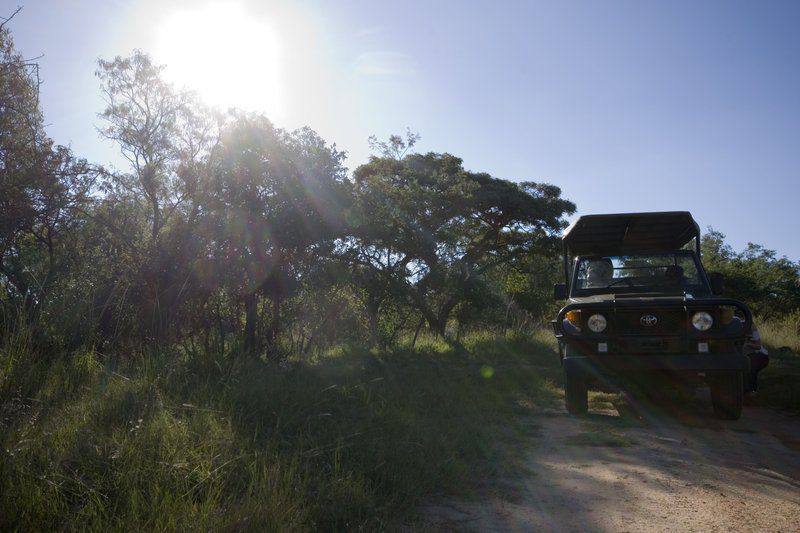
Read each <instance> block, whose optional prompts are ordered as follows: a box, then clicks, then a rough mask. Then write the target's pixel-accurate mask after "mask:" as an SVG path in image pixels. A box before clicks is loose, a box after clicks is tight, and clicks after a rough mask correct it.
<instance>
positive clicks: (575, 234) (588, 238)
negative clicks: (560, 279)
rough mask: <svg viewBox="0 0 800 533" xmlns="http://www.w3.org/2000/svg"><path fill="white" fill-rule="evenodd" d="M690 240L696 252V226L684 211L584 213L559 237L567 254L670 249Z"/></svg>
mask: <svg viewBox="0 0 800 533" xmlns="http://www.w3.org/2000/svg"><path fill="white" fill-rule="evenodd" d="M692 239H695V246H696V248H697V249H698V251H699V248H700V227H699V226H698V225H697V222H695V220H694V219H693V218H692V215H691V213H689V212H688V211H664V212H658V213H619V214H609V215H584V216H582V217H579V218H578V220H576V221H575V222H573V223H572V224H571V225H570V226H569V227H568V228H567V229H566V230H564V236H563V237H562V240H563V243H564V252H565V253H566V254H567V255H568V256H571V257H574V256H576V255H632V254H640V253H657V252H671V251H675V250H680V249H681V248H683V247H684V246H685V245H686V244H687V243H688V242H690V241H691V240H692Z"/></svg>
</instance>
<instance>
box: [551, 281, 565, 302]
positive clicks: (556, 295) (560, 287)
mask: <svg viewBox="0 0 800 533" xmlns="http://www.w3.org/2000/svg"><path fill="white" fill-rule="evenodd" d="M553 299H555V300H566V299H567V284H566V283H556V284H555V285H553Z"/></svg>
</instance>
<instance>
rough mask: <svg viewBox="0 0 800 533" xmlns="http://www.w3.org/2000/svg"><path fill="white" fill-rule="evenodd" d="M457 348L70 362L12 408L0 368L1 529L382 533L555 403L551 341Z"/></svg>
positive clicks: (472, 474) (469, 477)
mask: <svg viewBox="0 0 800 533" xmlns="http://www.w3.org/2000/svg"><path fill="white" fill-rule="evenodd" d="M463 344H464V346H465V348H466V349H465V350H455V349H452V348H449V347H447V346H446V345H444V344H443V343H440V342H436V341H429V342H428V341H426V342H423V343H421V345H419V346H418V347H417V348H415V349H411V348H400V349H395V350H389V351H380V352H377V351H375V352H370V351H366V350H359V349H348V348H341V349H338V350H335V351H332V352H330V353H327V354H324V355H323V356H320V357H318V358H316V359H314V360H311V361H303V360H296V361H291V362H289V363H288V364H286V365H282V366H277V365H265V364H263V363H260V362H255V361H251V362H246V363H243V364H235V365H233V366H230V365H229V364H228V365H227V366H226V365H224V364H220V365H209V364H207V362H198V361H192V360H184V359H182V358H181V357H179V356H175V354H162V355H158V356H152V355H151V356H149V357H146V358H141V359H135V360H130V361H128V363H127V366H124V368H121V367H118V368H115V369H114V372H112V371H111V369H110V368H109V367H108V366H107V364H106V363H107V361H106V360H105V359H103V358H100V357H98V356H97V355H95V354H92V353H79V354H72V355H62V356H60V357H56V358H51V364H49V366H44V365H38V366H37V365H36V364H34V363H31V364H30V365H28V371H26V372H25V373H24V375H25V394H24V395H20V394H18V392H19V389H18V388H16V389H15V387H14V386H13V383H11V382H10V381H9V379H10V377H11V376H13V375H22V374H14V368H13V367H14V366H15V365H16V364H17V363H14V362H12V363H10V364H9V363H8V361H7V360H2V361H0V362H5V363H6V364H7V366H8V368H9V369H10V371H9V372H7V373H5V374H4V376H6V378H9V379H7V380H6V382H5V383H4V387H3V389H2V390H3V391H4V392H3V394H4V396H3V405H2V409H3V413H4V417H3V420H2V427H1V428H0V450H2V451H0V529H2V530H14V529H18V528H25V529H37V530H38V529H59V530H63V529H67V530H75V529H81V530H83V529H103V530H105V529H126V530H130V529H134V530H143V529H147V530H151V529H156V530H164V529H169V530H173V529H185V528H186V527H187V525H188V524H191V526H192V527H196V528H198V529H206V530H207V529H234V530H240V529H245V530H268V531H269V530H285V529H301V530H319V529H321V530H341V529H385V528H389V527H392V524H394V525H396V524H397V523H398V520H401V519H402V518H403V517H405V516H406V515H407V513H408V512H409V511H410V510H411V509H413V507H414V505H415V504H416V503H417V502H419V501H420V500H421V499H423V498H425V497H426V496H428V495H431V494H448V493H449V494H464V493H465V490H467V489H466V487H470V486H474V484H475V482H476V481H477V480H481V479H489V478H492V477H496V476H502V475H504V474H506V473H508V472H513V471H514V470H515V469H516V468H517V467H518V466H519V464H520V462H521V461H520V456H517V455H516V454H517V453H519V454H521V453H522V452H521V451H515V450H521V447H519V446H513V444H514V443H515V442H519V441H520V439H521V438H523V437H526V436H530V435H531V434H532V433H533V432H535V430H536V428H535V427H534V426H530V427H529V426H527V425H525V424H509V422H511V421H519V418H520V417H521V416H526V415H529V414H531V413H534V412H536V411H537V410H540V409H552V408H553V407H555V406H557V405H559V404H560V402H561V392H560V389H559V385H558V383H559V381H560V372H559V370H560V368H559V366H558V356H557V354H556V353H555V352H554V351H553V350H554V347H553V344H552V341H551V340H550V339H549V338H548V337H545V336H543V337H532V338H526V339H504V338H495V337H491V336H486V335H476V336H473V337H469V338H467V339H464V340H463ZM23 352H24V350H22V351H21V352H20V351H19V350H18V351H17V352H15V360H16V361H23V360H26V357H28V359H29V360H30V361H35V359H36V358H35V357H34V356H35V354H27V355H26V354H25V353H23ZM165 361H169V363H168V364H167V363H164V362H165ZM224 362H225V361H223V363H224ZM104 365H106V366H104ZM509 428H512V429H509Z"/></svg>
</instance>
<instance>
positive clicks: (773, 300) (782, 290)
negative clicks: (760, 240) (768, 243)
mask: <svg viewBox="0 0 800 533" xmlns="http://www.w3.org/2000/svg"><path fill="white" fill-rule="evenodd" d="M701 253H702V256H703V263H704V264H705V266H706V268H707V269H708V270H709V271H713V272H718V273H721V274H723V275H724V276H725V289H726V293H728V294H729V295H730V296H732V297H734V298H737V299H740V300H742V301H744V302H745V303H747V304H748V305H749V306H750V307H751V309H752V310H753V311H754V312H755V313H756V314H758V315H760V316H764V317H779V316H784V315H785V314H787V313H790V312H793V311H797V310H798V309H800V264H798V263H793V262H792V261H790V260H789V259H788V258H787V257H785V256H783V257H778V256H777V253H776V252H775V251H774V250H768V249H766V248H764V247H763V246H761V245H759V244H753V243H747V248H745V250H743V251H742V252H736V251H734V250H733V248H731V246H730V245H728V244H726V243H725V235H724V234H722V233H720V232H718V231H714V230H713V229H712V228H709V231H708V233H706V234H705V235H703V238H702V240H701Z"/></svg>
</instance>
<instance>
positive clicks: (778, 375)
mask: <svg viewBox="0 0 800 533" xmlns="http://www.w3.org/2000/svg"><path fill="white" fill-rule="evenodd" d="M756 323H757V324H758V329H759V332H760V333H761V339H762V342H763V343H764V345H765V346H766V347H767V349H768V350H769V366H767V368H765V369H764V370H762V371H761V373H760V374H759V378H758V396H757V399H756V400H754V401H755V403H757V404H759V405H764V406H769V407H777V408H781V409H787V410H791V411H800V315H797V314H795V315H792V316H788V317H785V318H784V319H782V320H769V321H756Z"/></svg>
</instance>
